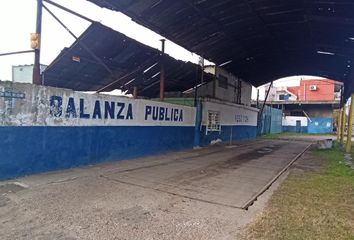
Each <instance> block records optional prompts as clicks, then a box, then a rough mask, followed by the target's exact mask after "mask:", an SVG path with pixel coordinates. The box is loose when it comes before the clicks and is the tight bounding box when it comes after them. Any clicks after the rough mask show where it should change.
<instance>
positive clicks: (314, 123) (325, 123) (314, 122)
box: [308, 118, 333, 134]
mask: <svg viewBox="0 0 354 240" xmlns="http://www.w3.org/2000/svg"><path fill="white" fill-rule="evenodd" d="M332 132H333V119H332V118H311V122H310V121H308V133H314V134H315V133H332Z"/></svg>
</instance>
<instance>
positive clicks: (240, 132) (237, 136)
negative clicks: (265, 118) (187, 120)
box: [201, 126, 257, 146]
mask: <svg viewBox="0 0 354 240" xmlns="http://www.w3.org/2000/svg"><path fill="white" fill-rule="evenodd" d="M256 137H257V127H256V126H221V132H208V134H206V126H202V132H201V145H202V146H208V145H210V143H211V142H212V141H215V140H217V139H221V141H222V142H224V143H225V142H226V143H229V142H230V139H232V141H240V140H251V139H256Z"/></svg>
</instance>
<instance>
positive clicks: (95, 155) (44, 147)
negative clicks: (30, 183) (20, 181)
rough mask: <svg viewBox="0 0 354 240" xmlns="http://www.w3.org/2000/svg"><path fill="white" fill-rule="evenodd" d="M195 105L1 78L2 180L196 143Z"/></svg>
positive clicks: (0, 142) (143, 154) (0, 133)
mask: <svg viewBox="0 0 354 240" xmlns="http://www.w3.org/2000/svg"><path fill="white" fill-rule="evenodd" d="M195 115H196V110H195V108H194V107H187V106H181V105H174V104H168V103H161V102H156V101H148V100H140V99H131V98H126V97H118V96H108V95H101V94H85V93H82V92H75V91H71V90H67V89H59V88H52V87H43V86H36V85H32V84H24V83H12V82H0V136H1V137H0V153H1V154H0V179H7V178H13V177H17V176H22V175H27V174H32V173H39V172H44V171H50V170H58V169H65V168H70V167H75V166H80V165H87V164H93V163H98V162H103V161H112V160H121V159H129V158H134V157H141V156H146V155H151V154H158V153H163V152H168V151H176V150H182V149H188V148H192V147H193V140H194V131H195Z"/></svg>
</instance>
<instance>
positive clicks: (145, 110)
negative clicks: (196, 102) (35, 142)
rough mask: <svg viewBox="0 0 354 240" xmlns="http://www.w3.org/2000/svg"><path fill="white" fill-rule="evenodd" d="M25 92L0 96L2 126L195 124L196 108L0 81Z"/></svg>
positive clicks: (0, 88)
mask: <svg viewBox="0 0 354 240" xmlns="http://www.w3.org/2000/svg"><path fill="white" fill-rule="evenodd" d="M10 84H11V87H12V88H14V89H16V90H17V91H19V92H22V93H25V96H26V97H25V98H24V99H13V100H12V102H11V104H9V103H8V101H5V100H4V99H0V125H2V126H36V125H37V126H38V125H39V126H194V124H195V108H193V107H187V106H180V105H175V104H169V103H162V102H156V101H149V100H142V99H132V98H127V97H118V96H109V95H102V94H87V93H82V92H75V91H71V90H67V89H60V88H52V87H43V86H35V85H32V84H23V83H8V82H0V92H2V91H4V89H5V88H7V87H8V85H10Z"/></svg>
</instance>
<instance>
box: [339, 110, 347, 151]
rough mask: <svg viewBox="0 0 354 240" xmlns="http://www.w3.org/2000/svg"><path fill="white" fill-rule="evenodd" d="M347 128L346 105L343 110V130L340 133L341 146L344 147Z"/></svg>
mask: <svg viewBox="0 0 354 240" xmlns="http://www.w3.org/2000/svg"><path fill="white" fill-rule="evenodd" d="M345 126H346V117H345V103H344V104H343V108H342V126H341V127H342V129H341V131H340V134H341V135H340V144H341V145H343V143H344V135H345Z"/></svg>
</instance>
